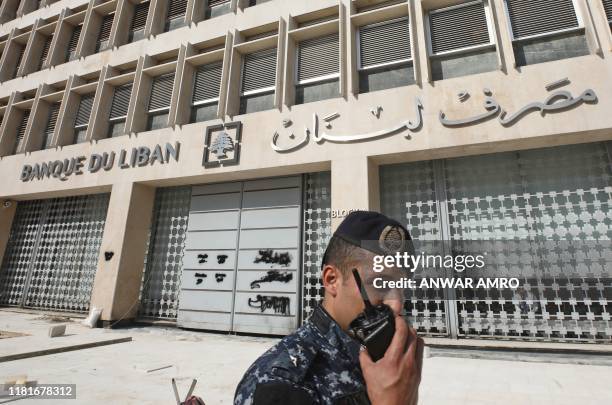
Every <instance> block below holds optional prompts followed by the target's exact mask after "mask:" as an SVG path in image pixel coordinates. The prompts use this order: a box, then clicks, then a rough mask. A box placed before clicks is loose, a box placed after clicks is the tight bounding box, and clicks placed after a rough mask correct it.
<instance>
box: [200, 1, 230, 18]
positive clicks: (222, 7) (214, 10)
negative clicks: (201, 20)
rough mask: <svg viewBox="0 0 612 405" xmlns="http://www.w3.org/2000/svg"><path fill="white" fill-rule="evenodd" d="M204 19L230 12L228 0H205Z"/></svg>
mask: <svg viewBox="0 0 612 405" xmlns="http://www.w3.org/2000/svg"><path fill="white" fill-rule="evenodd" d="M206 3H207V5H206V18H213V17H218V16H220V15H223V14H227V13H229V12H231V11H232V8H231V4H232V3H231V1H230V0H207V1H206Z"/></svg>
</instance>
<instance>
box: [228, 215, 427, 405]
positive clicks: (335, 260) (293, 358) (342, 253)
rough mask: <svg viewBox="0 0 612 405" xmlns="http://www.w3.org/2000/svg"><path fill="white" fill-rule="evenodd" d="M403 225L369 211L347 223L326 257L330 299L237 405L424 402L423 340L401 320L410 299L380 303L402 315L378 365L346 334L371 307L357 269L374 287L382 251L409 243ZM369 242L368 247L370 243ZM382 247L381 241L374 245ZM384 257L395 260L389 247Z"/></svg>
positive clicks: (253, 376) (256, 373) (267, 357)
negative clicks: (376, 259)
mask: <svg viewBox="0 0 612 405" xmlns="http://www.w3.org/2000/svg"><path fill="white" fill-rule="evenodd" d="M409 239H410V236H409V233H408V231H407V230H406V229H405V228H404V227H403V226H402V225H401V224H400V223H398V222H397V221H394V220H392V219H390V218H387V217H386V216H384V215H382V214H379V213H375V212H366V211H357V212H353V213H351V214H350V215H349V216H347V217H346V218H345V220H344V221H343V222H342V224H340V226H339V227H338V229H337V230H336V232H335V233H334V235H333V236H332V238H331V240H330V243H329V245H328V247H327V250H326V251H325V255H324V257H323V267H322V274H321V277H322V281H323V286H324V288H325V297H324V300H323V303H322V305H320V306H318V307H317V308H316V309H315V310H314V312H313V314H312V315H311V317H310V318H309V319H308V320H307V321H306V322H305V323H304V325H302V327H300V328H299V329H298V330H297V331H296V332H295V333H293V334H291V335H289V336H286V337H285V338H284V339H282V340H281V341H280V342H279V343H278V344H276V345H275V346H274V347H272V348H271V349H270V350H268V351H267V352H266V353H264V354H263V355H262V356H261V357H260V358H259V359H257V360H256V361H255V363H253V365H251V367H250V368H249V369H248V370H247V371H246V373H245V375H244V377H243V378H242V381H241V382H240V383H239V384H238V387H237V389H236V393H235V397H234V405H243V404H246V405H267V404H274V405H280V404H292V405H302V404H309V405H310V404H330V405H332V404H334V405H336V404H346V405H349V404H351V405H361V404H370V403H372V404H374V405H376V404H381V403H384V404H393V405H395V404H409V405H415V404H416V403H417V401H418V386H419V384H420V376H421V368H422V358H423V341H422V339H420V338H418V337H417V336H416V333H415V331H414V330H413V329H411V328H410V327H408V325H407V324H406V322H405V321H404V320H403V318H402V317H401V316H400V315H399V314H400V312H401V308H402V298H401V297H394V296H393V294H390V297H391V298H388V299H387V298H386V297H376V298H373V297H372V294H370V300H371V302H372V304H374V305H378V304H379V303H381V302H383V303H385V304H387V305H389V306H390V307H391V308H392V310H393V312H394V314H395V328H396V332H395V335H394V336H393V341H392V342H391V345H390V346H389V348H388V349H387V351H386V352H385V356H384V357H383V358H382V359H380V360H379V361H377V362H373V361H372V360H371V358H370V356H369V355H368V353H367V350H365V349H362V348H361V346H360V344H359V343H358V342H357V341H356V340H354V339H353V338H351V337H350V336H349V335H348V334H347V333H346V331H347V330H348V329H349V324H350V323H351V321H352V320H353V319H355V318H356V317H357V315H358V314H360V313H361V312H363V310H364V308H365V305H364V302H363V300H362V298H361V296H360V294H359V289H358V287H357V284H356V281H355V280H354V278H353V276H352V275H351V269H353V268H357V269H358V271H359V273H360V276H361V278H362V279H363V280H366V281H365V284H366V285H368V284H370V285H371V282H370V283H368V280H370V281H371V276H372V270H371V269H372V259H373V257H374V255H380V254H381V249H379V248H378V247H377V246H383V245H385V244H386V245H385V246H388V245H389V243H387V242H390V244H391V245H394V244H396V242H398V241H400V242H402V241H404V240H409ZM364 241H368V243H364ZM369 241H374V242H378V243H370V242H369ZM384 254H392V252H389V249H384Z"/></svg>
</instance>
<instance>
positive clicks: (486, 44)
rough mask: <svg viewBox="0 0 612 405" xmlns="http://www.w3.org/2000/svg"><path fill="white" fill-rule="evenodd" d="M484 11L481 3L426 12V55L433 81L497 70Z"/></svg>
mask: <svg viewBox="0 0 612 405" xmlns="http://www.w3.org/2000/svg"><path fill="white" fill-rule="evenodd" d="M488 8H489V7H488V3H485V2H484V1H472V2H469V3H464V4H460V5H457V6H452V7H447V8H443V9H438V10H433V11H430V12H429V15H428V19H427V22H428V26H429V27H428V28H429V54H430V55H431V56H430V57H431V74H432V77H433V79H434V80H442V79H450V78H453V77H460V76H466V75H470V74H475V73H483V72H489V71H492V70H495V69H497V67H498V59H497V53H496V51H495V43H494V42H493V33H492V25H491V23H490V17H489V10H488Z"/></svg>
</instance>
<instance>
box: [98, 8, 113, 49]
mask: <svg viewBox="0 0 612 405" xmlns="http://www.w3.org/2000/svg"><path fill="white" fill-rule="evenodd" d="M114 19H115V14H114V13H113V14H107V15H105V16H104V17H103V18H102V24H100V33H99V34H98V42H97V44H96V52H99V51H100V50H104V49H105V48H106V47H107V46H108V40H109V38H110V34H111V28H112V27H113V20H114Z"/></svg>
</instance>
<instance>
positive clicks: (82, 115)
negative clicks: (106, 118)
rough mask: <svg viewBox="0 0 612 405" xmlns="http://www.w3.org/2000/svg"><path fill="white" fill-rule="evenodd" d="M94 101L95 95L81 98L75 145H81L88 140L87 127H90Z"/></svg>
mask: <svg viewBox="0 0 612 405" xmlns="http://www.w3.org/2000/svg"><path fill="white" fill-rule="evenodd" d="M93 100H94V95H93V94H86V95H83V96H81V101H80V103H79V109H78V110H77V115H76V119H75V121H74V143H81V142H85V141H86V140H87V126H88V125H89V117H90V116H91V109H92V107H93Z"/></svg>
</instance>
